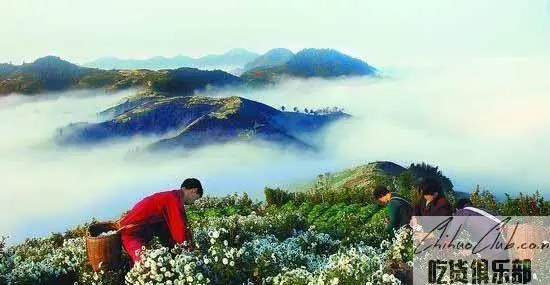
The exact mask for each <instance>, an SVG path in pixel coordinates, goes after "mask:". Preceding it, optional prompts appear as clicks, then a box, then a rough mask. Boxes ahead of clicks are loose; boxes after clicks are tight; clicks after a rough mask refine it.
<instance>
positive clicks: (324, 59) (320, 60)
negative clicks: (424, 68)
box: [241, 48, 377, 84]
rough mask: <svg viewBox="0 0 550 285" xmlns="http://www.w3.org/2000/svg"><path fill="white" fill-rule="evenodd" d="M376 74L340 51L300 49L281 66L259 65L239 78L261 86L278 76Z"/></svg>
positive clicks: (326, 76)
mask: <svg viewBox="0 0 550 285" xmlns="http://www.w3.org/2000/svg"><path fill="white" fill-rule="evenodd" d="M376 72H377V71H376V69H375V68H374V67H372V66H370V65H368V64H367V63H366V62H363V61H361V60H359V59H356V58H353V57H351V56H348V55H345V54H343V53H341V52H339V51H336V50H333V49H312V48H309V49H304V50H301V51H300V52H298V53H297V54H296V55H294V56H293V57H292V58H291V59H290V60H289V61H288V62H286V63H285V64H283V65H279V66H271V67H261V66H260V67H258V68H255V69H252V70H249V71H247V72H245V73H244V74H242V75H241V78H242V79H243V80H244V81H245V82H247V83H252V84H263V83H271V82H274V81H276V80H277V79H278V78H280V77H281V76H293V77H301V78H309V77H324V78H329V77H339V76H374V75H376Z"/></svg>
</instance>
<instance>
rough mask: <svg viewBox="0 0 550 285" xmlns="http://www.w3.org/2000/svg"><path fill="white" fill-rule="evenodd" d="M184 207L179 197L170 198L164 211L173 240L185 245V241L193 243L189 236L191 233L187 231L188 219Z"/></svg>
mask: <svg viewBox="0 0 550 285" xmlns="http://www.w3.org/2000/svg"><path fill="white" fill-rule="evenodd" d="M182 207H183V206H182V205H181V202H180V200H179V199H178V198H177V197H169V198H168V199H166V201H165V204H164V208H163V211H162V214H163V217H164V220H165V221H166V224H167V225H168V229H169V230H170V234H171V235H172V239H173V240H174V242H176V243H183V242H184V241H187V242H191V239H192V237H191V236H190V234H189V233H190V231H188V230H187V227H188V224H187V217H186V215H185V212H184V211H185V210H184V209H183V208H182Z"/></svg>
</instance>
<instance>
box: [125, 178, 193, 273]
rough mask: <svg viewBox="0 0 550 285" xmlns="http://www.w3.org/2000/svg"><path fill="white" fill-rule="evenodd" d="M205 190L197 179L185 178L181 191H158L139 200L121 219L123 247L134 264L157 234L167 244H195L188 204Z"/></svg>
mask: <svg viewBox="0 0 550 285" xmlns="http://www.w3.org/2000/svg"><path fill="white" fill-rule="evenodd" d="M202 194H203V189H202V185H201V183H200V181H199V180H198V179H196V178H188V179H185V181H183V183H182V184H181V188H180V189H177V190H171V191H164V192H159V193H155V194H153V195H151V196H148V197H146V198H144V199H143V200H141V201H139V202H138V203H137V204H136V205H135V206H134V207H133V208H132V209H131V210H130V211H129V212H128V213H127V214H126V215H125V216H124V217H123V218H122V219H121V221H120V232H121V237H122V246H123V247H124V250H125V251H126V252H127V253H128V255H129V256H130V258H131V260H132V263H135V262H138V261H139V260H140V251H141V249H142V247H143V246H145V245H146V244H147V243H148V242H149V241H150V240H151V239H152V238H153V236H159V237H160V238H161V240H162V241H164V243H165V245H167V246H172V245H174V244H183V243H186V244H187V245H188V246H189V245H192V243H193V234H192V232H191V229H190V228H189V224H188V222H187V215H186V213H185V206H184V205H185V204H192V203H193V202H194V201H195V200H197V199H198V198H200V197H202Z"/></svg>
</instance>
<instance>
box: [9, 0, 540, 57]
mask: <svg viewBox="0 0 550 285" xmlns="http://www.w3.org/2000/svg"><path fill="white" fill-rule="evenodd" d="M1 7H2V8H1V9H0V19H1V23H2V24H1V25H0V37H1V38H2V43H1V44H0V62H8V61H12V62H13V63H20V62H21V61H31V60H34V59H35V58H36V57H39V56H44V55H58V56H61V57H62V58H65V59H68V60H71V61H73V62H76V63H83V62H86V61H89V60H93V59H95V58H98V57H102V56H117V57H122V58H144V57H151V56H157V55H162V56H174V55H178V54H185V55H191V56H201V55H204V54H209V53H222V52H225V51H227V50H229V49H231V48H235V47H241V48H246V49H249V50H251V51H255V52H259V53H261V52H265V51H266V50H268V49H270V48H273V47H286V48H290V49H291V50H294V51H297V50H299V49H301V48H304V47H331V48H336V49H339V50H341V51H343V52H346V53H349V54H351V55H354V56H356V57H359V58H362V59H364V60H367V61H369V62H374V63H375V64H376V63H381V64H385V63H392V62H394V61H400V60H410V59H414V58H424V57H436V58H448V57H462V56H466V57H468V56H478V57H479V56H481V57H491V56H494V57H500V56H507V57H510V56H514V57H515V56H518V57H523V56H530V57H532V56H541V55H548V50H549V49H548V47H549V46H550V45H549V43H550V35H549V31H550V12H549V11H550V4H549V3H548V0H460V1H458V0H456V1H444V0H417V1H406V0H403V1H398V0H385V1H367V0H339V1H332V0H331V1H325V0H300V1H297V0H278V1H260V0H223V1H212V0H201V1H184V0H157V1H136V0H117V1H112V0H96V1H74V0H51V1H41V0H40V1H38V0H36V1H32V0H18V1H9V2H8V1H5V2H4V3H2V5H1Z"/></svg>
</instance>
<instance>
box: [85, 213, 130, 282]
mask: <svg viewBox="0 0 550 285" xmlns="http://www.w3.org/2000/svg"><path fill="white" fill-rule="evenodd" d="M118 228H119V226H118V224H117V223H116V222H100V223H96V224H92V225H90V226H89V227H88V236H87V237H86V253H87V255H88V262H89V263H90V265H91V266H92V268H93V270H94V271H99V270H112V269H117V268H118V267H119V266H120V256H121V248H122V242H121V239H120V232H117V233H115V234H111V235H105V236H100V235H101V233H105V232H109V231H116V230H118Z"/></svg>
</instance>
